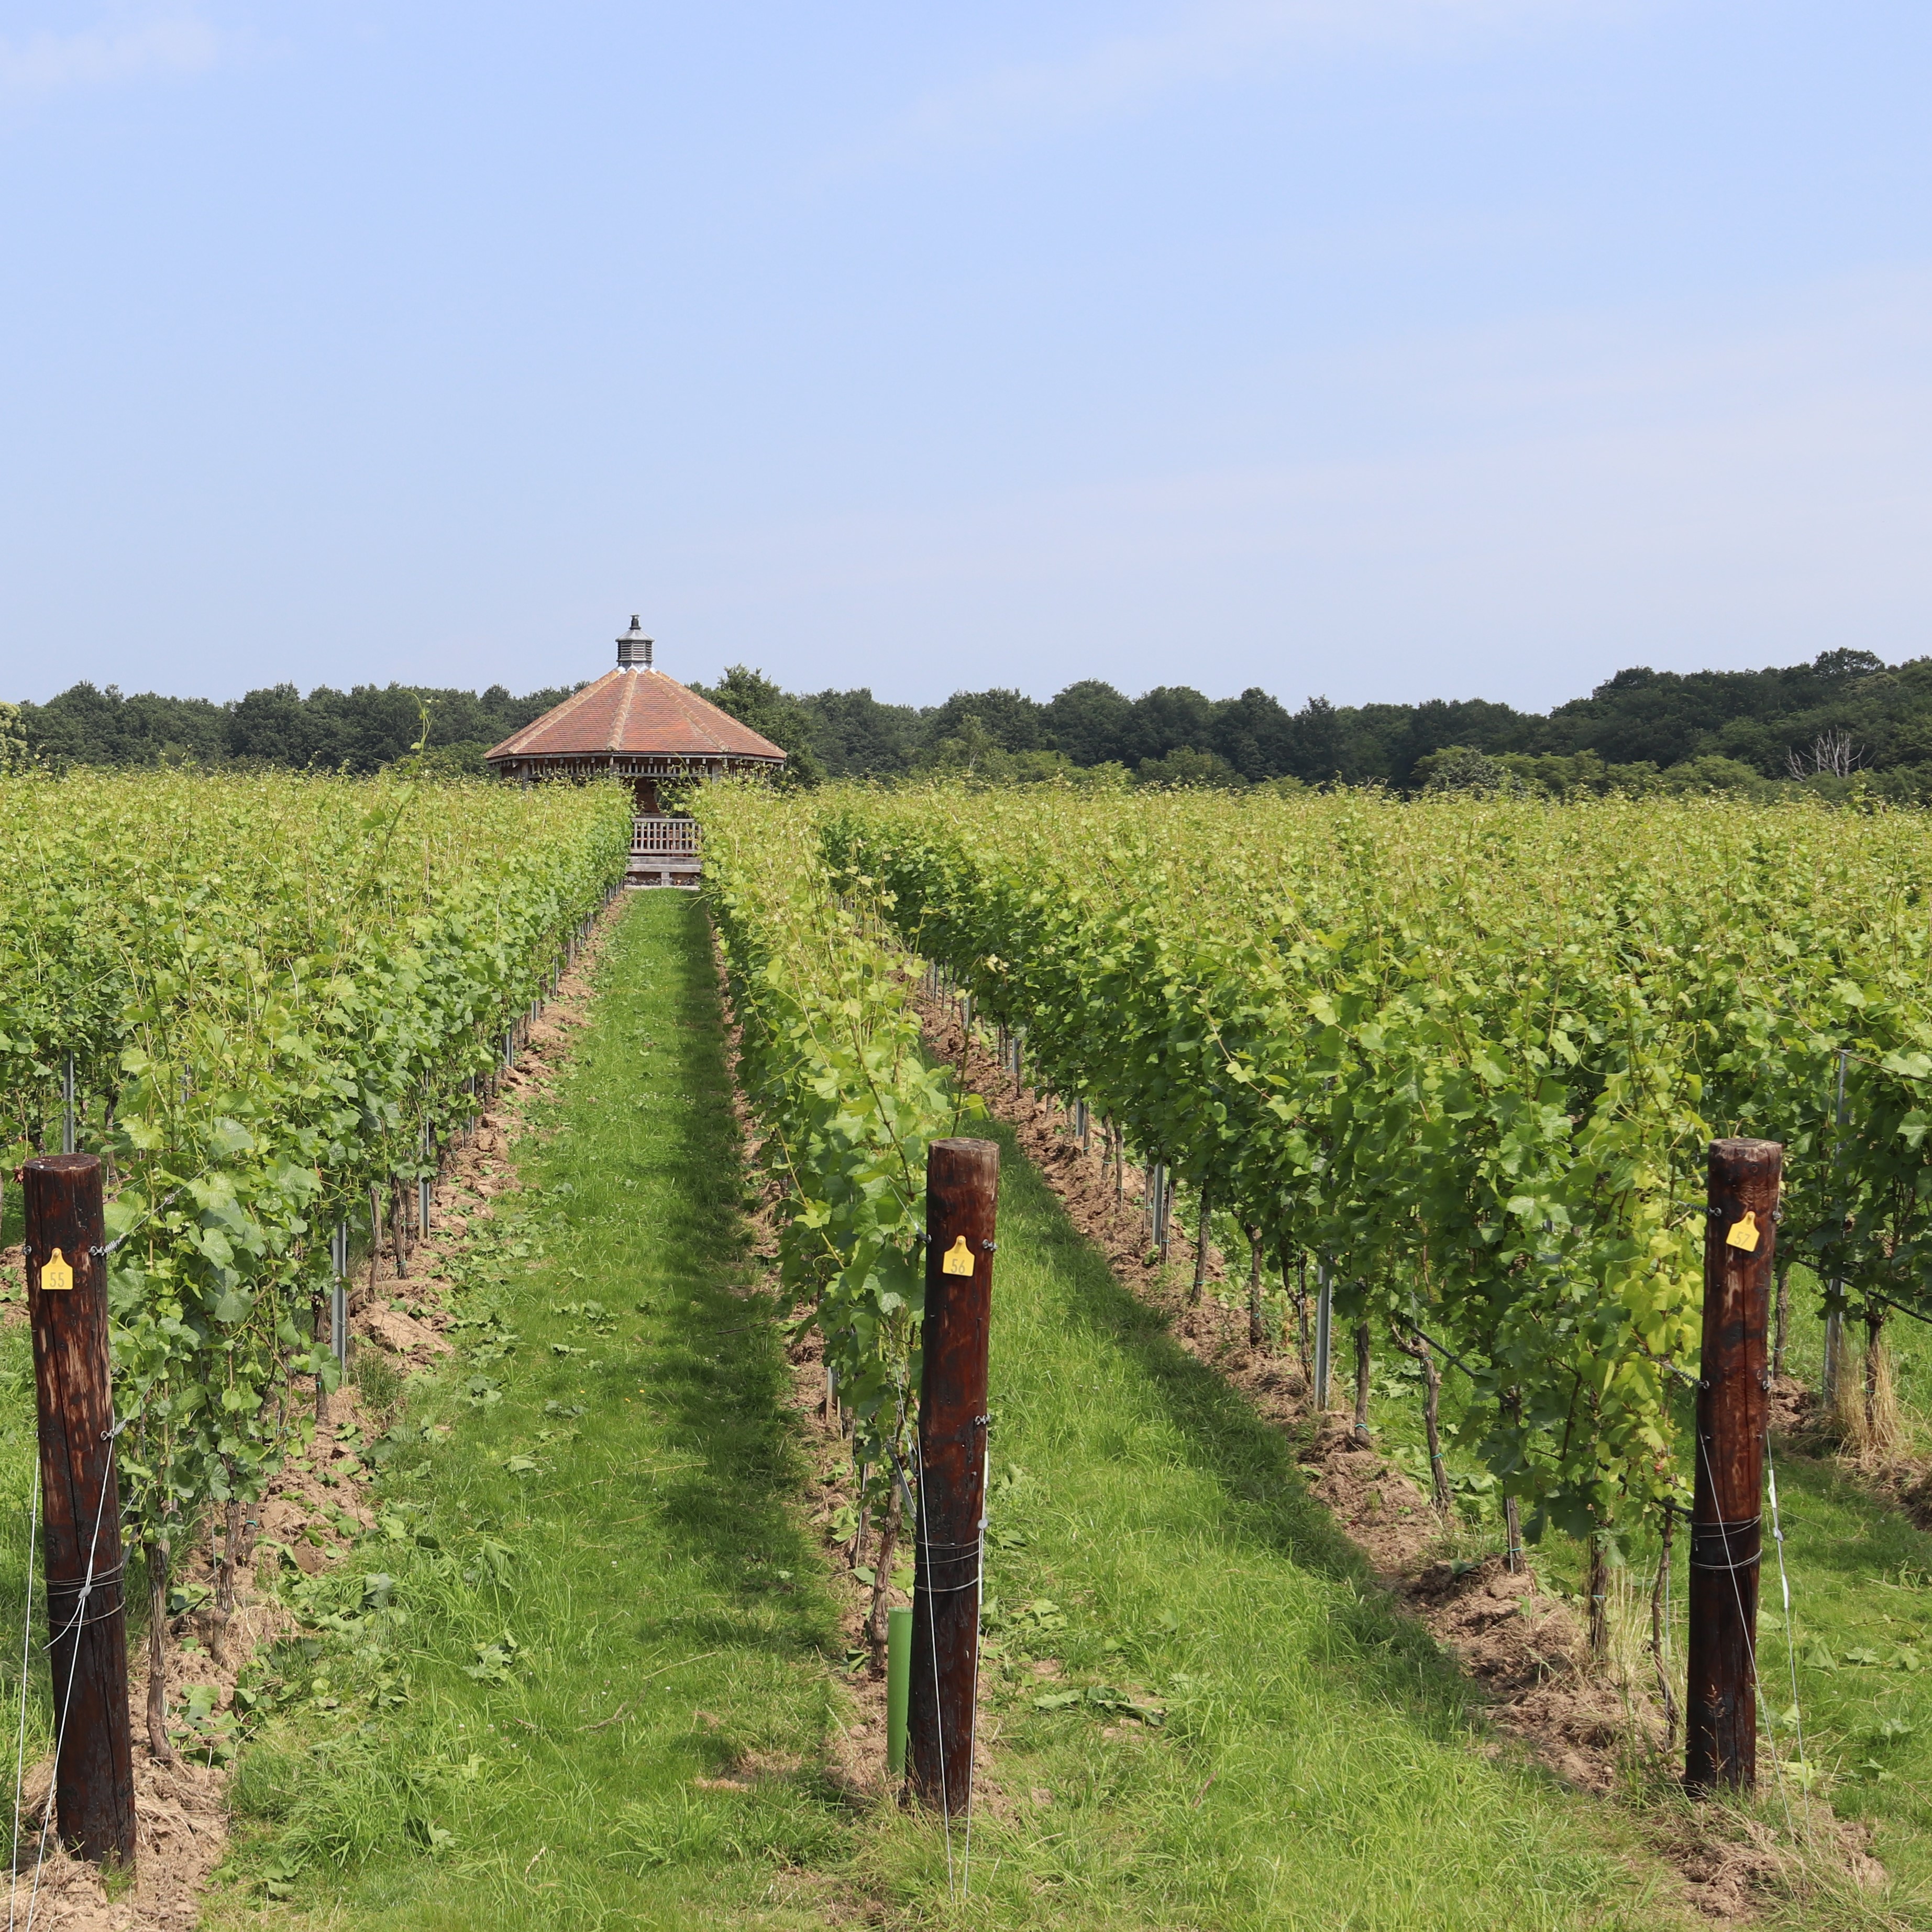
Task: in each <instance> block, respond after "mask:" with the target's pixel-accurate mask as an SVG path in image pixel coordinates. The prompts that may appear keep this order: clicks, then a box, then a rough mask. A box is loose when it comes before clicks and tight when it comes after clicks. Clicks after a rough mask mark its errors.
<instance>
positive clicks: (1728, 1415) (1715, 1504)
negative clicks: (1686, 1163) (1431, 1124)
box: [1684, 1141, 1784, 1792]
mask: <svg viewBox="0 0 1932 1932" xmlns="http://www.w3.org/2000/svg"><path fill="white" fill-rule="evenodd" d="M1783 1174H1784V1148H1782V1147H1781V1146H1780V1145H1779V1144H1778V1142H1776V1141H1713V1142H1712V1144H1711V1168H1710V1177H1711V1178H1710V1206H1709V1216H1708V1220H1707V1221H1706V1229H1705V1235H1704V1349H1703V1379H1702V1380H1701V1381H1700V1382H1699V1384H1698V1385H1697V1442H1696V1444H1695V1454H1696V1457H1697V1472H1696V1473H1697V1491H1696V1497H1695V1500H1694V1502H1693V1504H1692V1506H1691V1604H1690V1612H1691V1634H1690V1645H1689V1673H1688V1675H1689V1682H1688V1686H1687V1690H1688V1697H1687V1698H1686V1705H1687V1712H1686V1723H1685V1750H1684V1783H1685V1787H1686V1788H1687V1789H1688V1790H1691V1791H1694V1792H1695V1791H1706V1790H1710V1789H1711V1788H1712V1787H1714V1786H1717V1785H1726V1786H1730V1787H1733V1788H1736V1789H1739V1790H1747V1791H1748V1790H1750V1789H1751V1787H1753V1786H1754V1784H1756V1783H1757V1586H1758V1556H1759V1553H1760V1550H1761V1548H1762V1547H1763V1545H1762V1521H1761V1515H1762V1511H1763V1484H1764V1434H1765V1427H1766V1421H1767V1419H1768V1417H1769V1409H1770V1383H1769V1364H1768V1362H1767V1359H1766V1330H1767V1329H1768V1328H1769V1325H1770V1314H1771V1277H1772V1266H1773V1263H1774V1261H1775V1249H1776V1247H1777V1219H1778V1184H1779V1182H1780V1181H1781V1178H1782V1177H1783Z"/></svg>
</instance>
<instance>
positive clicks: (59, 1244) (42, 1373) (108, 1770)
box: [20, 1154, 134, 1870]
mask: <svg viewBox="0 0 1932 1932" xmlns="http://www.w3.org/2000/svg"><path fill="white" fill-rule="evenodd" d="M20 1178H21V1181H22V1184H23V1190H24V1193H25V1203H24V1205H25V1208H26V1261H27V1288H28V1295H27V1304H28V1319H29V1320H30V1321H31V1324H32V1326H33V1334H34V1396H35V1398H36V1403H37V1409H38V1411H39V1419H40V1493H41V1497H42V1504H41V1510H42V1518H43V1539H44V1547H45V1553H46V1579H47V1628H48V1632H49V1637H50V1639H51V1641H50V1642H49V1645H48V1646H47V1649H48V1659H49V1664H50V1666H51V1667H52V1683H53V1697H54V1722H55V1734H56V1736H57V1738H58V1751H57V1754H56V1756H55V1760H54V1802H55V1816H56V1817H57V1819H58V1823H59V1827H60V1835H61V1838H62V1841H63V1842H64V1843H65V1844H66V1845H67V1846H68V1849H70V1850H71V1851H72V1852H75V1853H77V1855H80V1857H83V1858H90V1859H92V1860H93V1861H95V1863H96V1864H111V1865H116V1866H119V1867H123V1868H124V1869H127V1870H132V1869H133V1864H134V1763H133V1751H132V1747H131V1745H130V1739H129V1727H128V1712H127V1613H126V1611H125V1610H124V1606H123V1601H122V1596H121V1496H120V1488H119V1485H118V1483H117V1481H115V1474H114V1441H113V1430H114V1403H113V1392H112V1390H111V1388H110V1383H109V1379H108V1366H107V1265H106V1262H105V1261H104V1257H103V1254H102V1250H103V1247H104V1239H103V1235H102V1229H101V1161H100V1158H99V1157H98V1155H95V1154H48V1155H44V1156H43V1157H40V1158H39V1159H37V1160H30V1161H28V1163H26V1166H25V1167H24V1168H23V1169H22V1170H21V1175H20Z"/></svg>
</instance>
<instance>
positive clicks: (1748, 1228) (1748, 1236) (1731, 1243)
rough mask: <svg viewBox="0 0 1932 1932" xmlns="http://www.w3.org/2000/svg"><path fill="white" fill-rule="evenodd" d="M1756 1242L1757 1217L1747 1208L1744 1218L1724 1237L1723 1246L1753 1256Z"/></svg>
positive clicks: (1755, 1250)
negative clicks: (1739, 1249) (1740, 1250)
mask: <svg viewBox="0 0 1932 1932" xmlns="http://www.w3.org/2000/svg"><path fill="white" fill-rule="evenodd" d="M1758 1240H1759V1236H1758V1231H1757V1214H1756V1212H1755V1211H1754V1210H1752V1209H1751V1208H1746V1209H1745V1218H1744V1219H1743V1220H1742V1221H1740V1222H1739V1223H1738V1224H1737V1226H1736V1227H1735V1228H1733V1229H1732V1230H1731V1232H1730V1233H1729V1234H1728V1235H1726V1236H1725V1237H1724V1245H1725V1246H1726V1247H1731V1248H1742V1249H1743V1250H1744V1251H1745V1253H1746V1254H1748V1255H1754V1254H1756V1253H1757V1244H1758Z"/></svg>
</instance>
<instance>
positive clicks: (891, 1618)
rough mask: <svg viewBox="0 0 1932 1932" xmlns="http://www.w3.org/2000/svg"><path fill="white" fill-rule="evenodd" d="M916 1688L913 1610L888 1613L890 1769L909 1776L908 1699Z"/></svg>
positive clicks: (891, 1772)
mask: <svg viewBox="0 0 1932 1932" xmlns="http://www.w3.org/2000/svg"><path fill="white" fill-rule="evenodd" d="M911 1690H912V1613H911V1611H910V1610H888V1611H887V1612H886V1773H887V1775H889V1776H890V1777H893V1778H903V1777H904V1775H905V1758H906V1702H907V1697H909V1695H910V1692H911Z"/></svg>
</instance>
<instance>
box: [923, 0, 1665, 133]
mask: <svg viewBox="0 0 1932 1932" xmlns="http://www.w3.org/2000/svg"><path fill="white" fill-rule="evenodd" d="M1645 8H1646V0H1199V4H1196V5H1188V6H1184V7H1181V9H1179V10H1177V11H1175V13H1172V15H1171V16H1170V17H1169V18H1168V19H1167V20H1166V21H1165V22H1163V23H1161V24H1160V25H1158V26H1151V27H1148V28H1142V29H1140V30H1139V31H1130V32H1121V33H1115V34H1106V35H1103V36H1102V37H1099V38H1097V39H1095V40H1091V41H1090V42H1089V43H1088V44H1087V45H1086V46H1083V47H1081V48H1079V49H1076V50H1075V51H1073V52H1070V53H1069V54H1067V55H1064V56H1062V57H1061V58H1058V59H1052V60H1042V61H1035V62H1022V63H1016V64H1013V65H1009V66H1007V67H1004V68H998V69H996V70H995V71H993V72H992V73H989V74H983V75H980V76H977V77H974V79H971V80H966V81H963V82H962V83H959V84H958V85H956V86H952V87H948V88H944V89H939V90H938V91H935V92H932V93H931V94H929V95H926V97H925V98H922V99H921V100H919V101H916V102H914V103H913V104H912V106H911V107H910V108H909V109H907V111H906V112H905V113H904V114H903V115H901V116H900V117H899V118H898V121H896V123H895V124H894V126H893V127H892V128H891V130H889V136H888V139H889V141H890V142H893V143H894V144H899V143H904V142H913V143H927V144H932V145H947V144H953V143H959V142H976V141H984V140H989V139H999V138H1001V137H1003V136H1011V135H1013V134H1016V133H1030V132H1035V131H1038V130H1043V129H1049V128H1052V127H1055V126H1059V125H1064V124H1069V123H1073V122H1078V121H1084V120H1087V119H1090V118H1094V117H1095V116H1097V115H1106V114H1109V113H1121V112H1125V111H1128V110H1132V109H1133V108H1135V107H1139V106H1140V105H1142V104H1143V103H1145V102H1146V101H1149V100H1151V99H1152V98H1154V97H1155V96H1157V95H1160V94H1163V93H1165V92H1168V91H1169V90H1171V89H1175V88H1179V87H1185V86H1193V85H1198V84H1201V83H1215V82H1222V81H1228V80H1238V79H1240V78H1241V77H1243V76H1244V75H1246V74H1251V73H1253V71H1256V68H1257V66H1258V65H1262V64H1265V63H1270V62H1274V61H1277V60H1280V59H1282V58H1289V57H1292V56H1293V55H1296V54H1298V53H1319V52H1340V51H1346V50H1349V49H1364V48H1371V49H1372V48H1384V49H1390V50H1392V51H1399V52H1423V51H1427V50H1428V49H1432V48H1445V47H1450V46H1455V45H1457V44H1460V43H1463V42H1464V41H1466V40H1468V39H1469V38H1470V37H1472V36H1477V35H1483V34H1493V33H1495V32H1497V31H1501V30H1504V29H1507V28H1514V27H1520V26H1531V27H1535V26H1563V25H1567V24H1570V23H1582V22H1584V21H1586V20H1605V19H1608V18H1614V17H1627V16H1628V15H1630V14H1631V13H1634V12H1637V11H1639V10H1644V9H1645Z"/></svg>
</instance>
